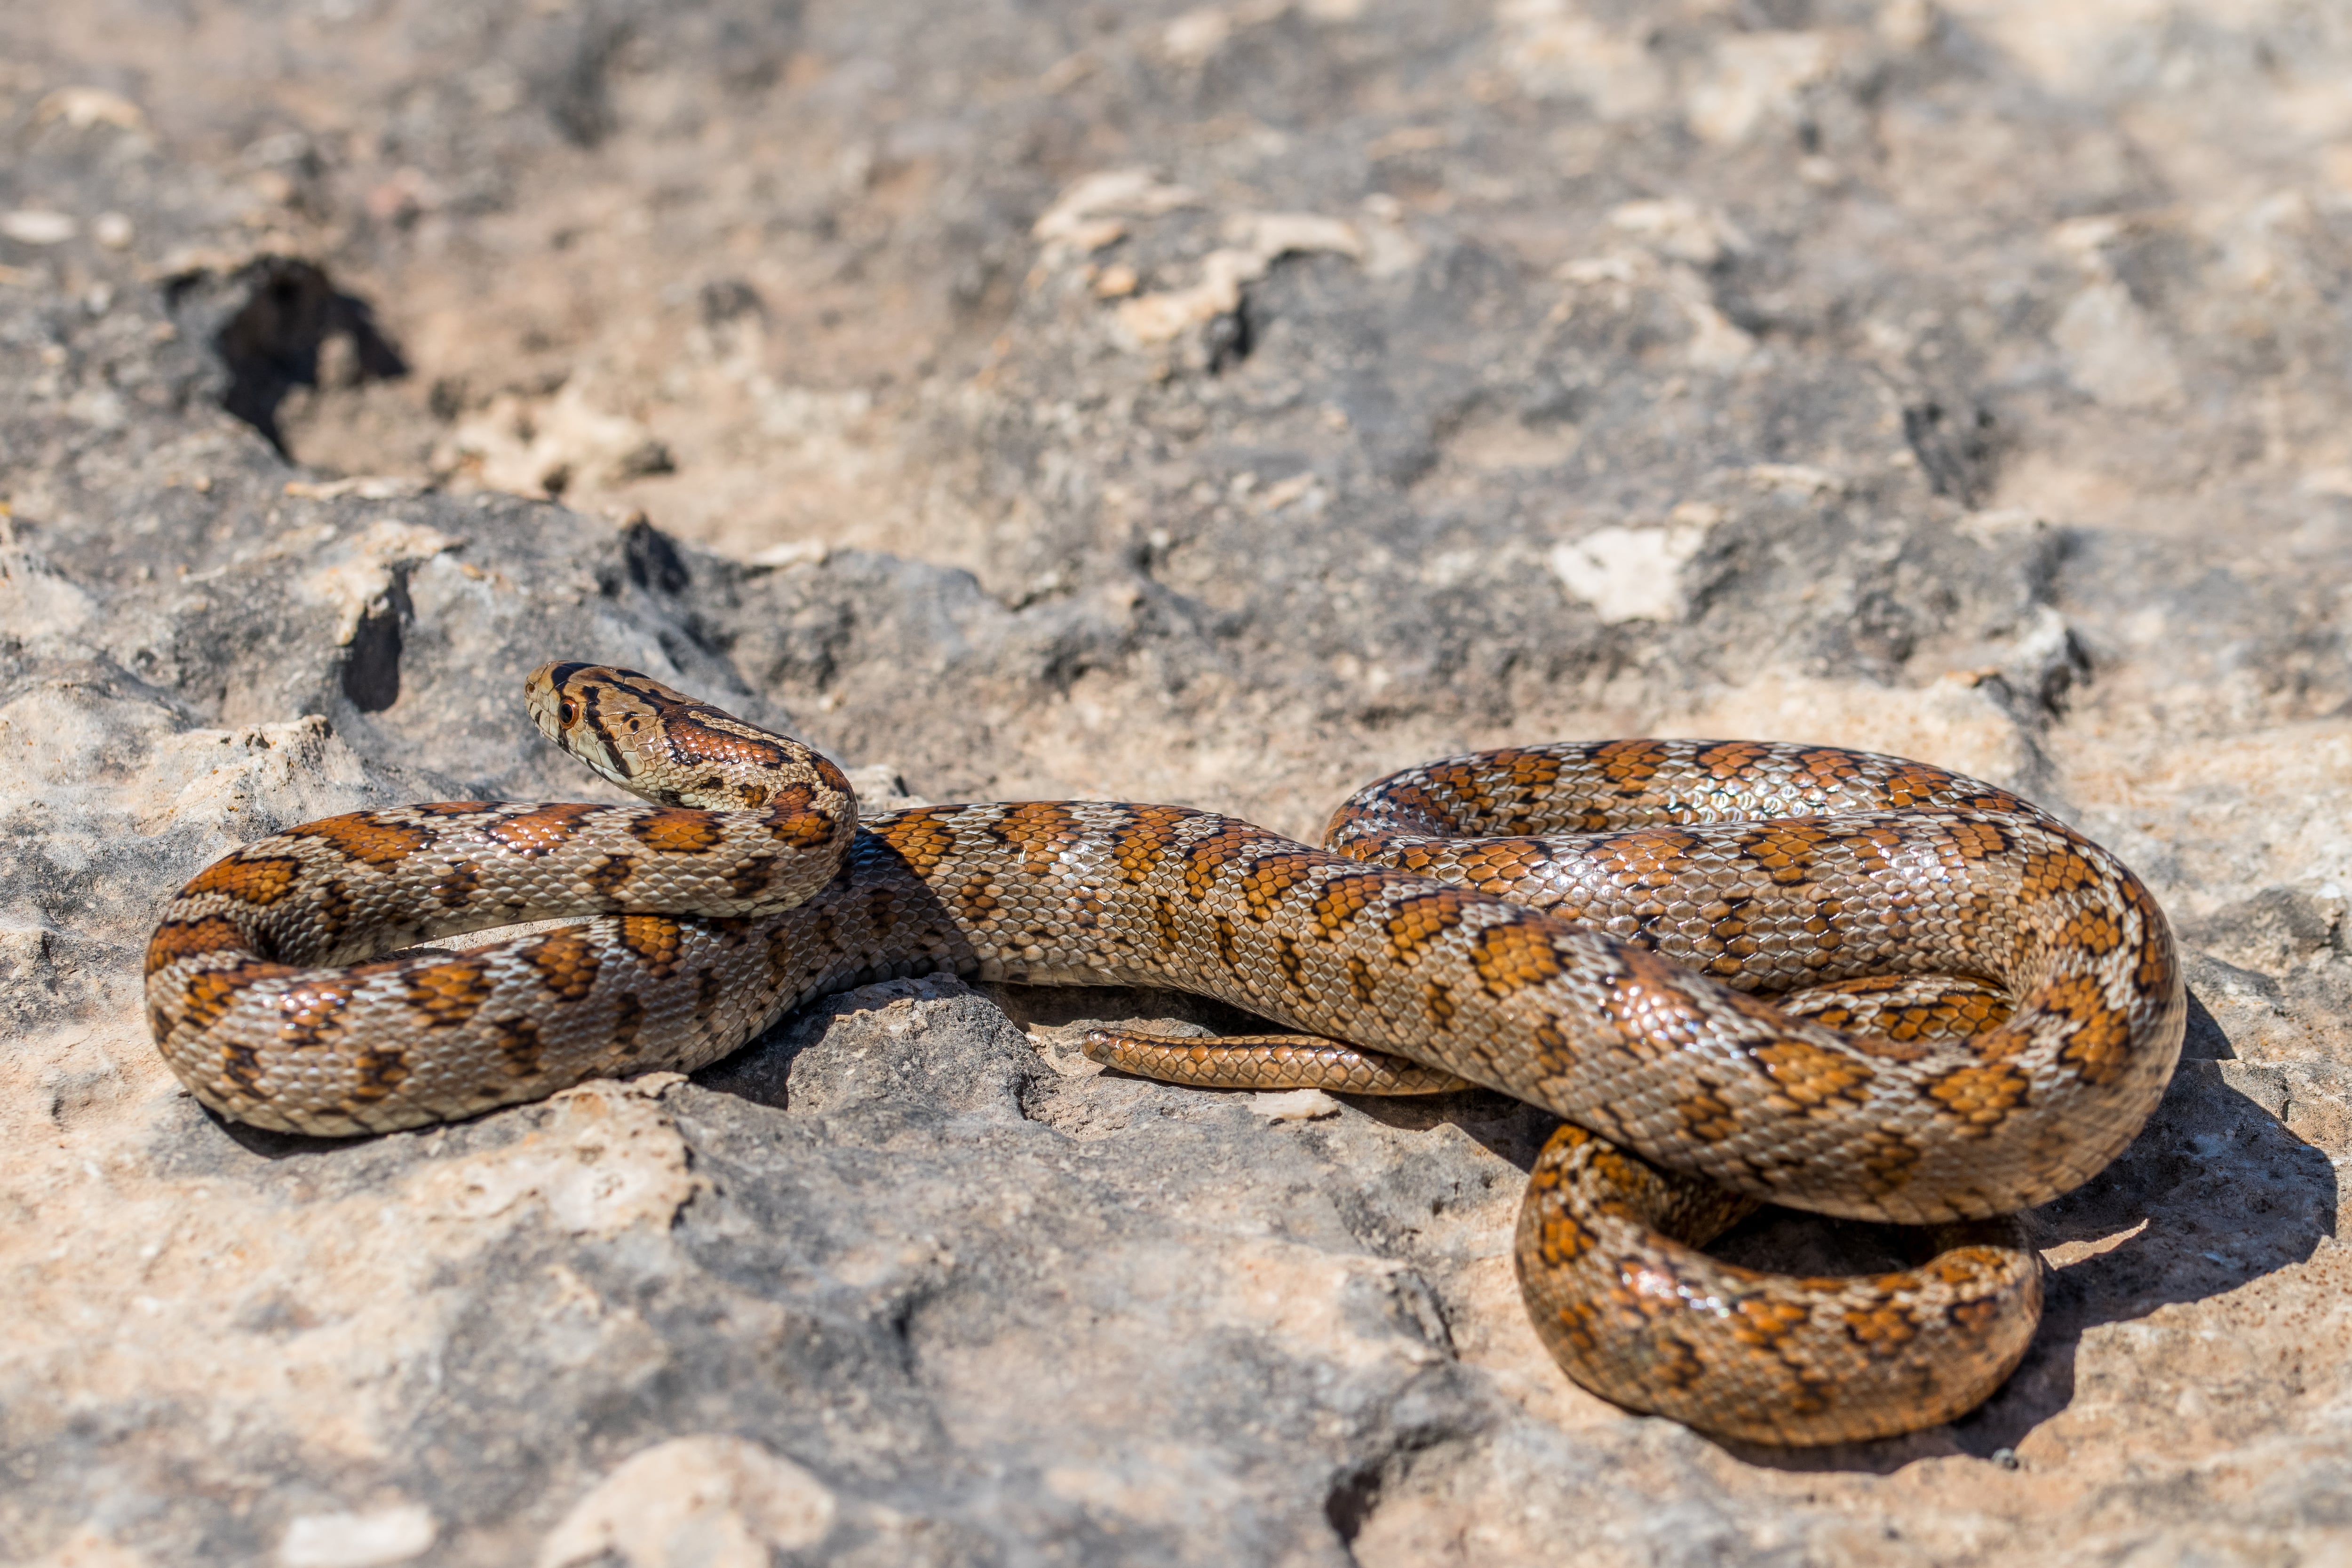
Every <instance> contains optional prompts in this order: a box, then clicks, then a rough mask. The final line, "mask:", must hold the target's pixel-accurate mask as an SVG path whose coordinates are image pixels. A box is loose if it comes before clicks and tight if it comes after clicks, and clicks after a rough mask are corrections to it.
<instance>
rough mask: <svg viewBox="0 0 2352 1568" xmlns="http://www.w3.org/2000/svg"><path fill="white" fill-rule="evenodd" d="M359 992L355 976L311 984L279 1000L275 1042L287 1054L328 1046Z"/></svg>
mask: <svg viewBox="0 0 2352 1568" xmlns="http://www.w3.org/2000/svg"><path fill="white" fill-rule="evenodd" d="M359 988H360V981H359V979H358V978H357V977H355V976H351V975H345V976H341V977H339V978H337V979H332V980H313V981H309V982H306V983H305V984H300V985H297V986H294V987H293V988H291V989H290V990H289V991H287V992H285V993H284V994H282V995H280V996H278V999H277V1001H278V1015H279V1022H278V1040H279V1042H280V1043H281V1044H283V1045H284V1046H286V1047H287V1048H289V1050H298V1051H300V1050H309V1049H310V1048H311V1047H316V1046H323V1045H325V1044H326V1043H327V1037H329V1036H330V1035H331V1034H333V1033H334V1032H335V1031H336V1030H337V1029H338V1028H339V1027H341V1023H342V1011H343V1009H344V1008H346V1007H348V1006H350V1005H351V1002H352V994H353V993H354V992H356V991H358V990H359Z"/></svg>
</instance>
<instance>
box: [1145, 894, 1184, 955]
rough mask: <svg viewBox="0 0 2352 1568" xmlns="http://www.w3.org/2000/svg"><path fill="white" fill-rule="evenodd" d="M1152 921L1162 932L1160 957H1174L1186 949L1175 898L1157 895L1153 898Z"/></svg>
mask: <svg viewBox="0 0 2352 1568" xmlns="http://www.w3.org/2000/svg"><path fill="white" fill-rule="evenodd" d="M1151 923H1152V925H1153V927H1154V928H1155V929H1156V930H1157V931H1159V932H1160V952H1159V956H1160V957H1161V958H1162V959H1167V958H1172V957H1174V956H1175V955H1177V954H1178V953H1181V952H1183V951H1184V928H1183V926H1182V925H1181V923H1179V922H1178V921H1177V919H1176V900H1173V899H1171V898H1167V897H1164V896H1162V897H1155V898H1154V899H1153V900H1151Z"/></svg>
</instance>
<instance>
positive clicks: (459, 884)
mask: <svg viewBox="0 0 2352 1568" xmlns="http://www.w3.org/2000/svg"><path fill="white" fill-rule="evenodd" d="M481 890H482V868H480V867H479V866H477V865H475V864H474V863H473V862H472V861H471V860H459V861H456V862H454V863H453V864H451V866H450V867H449V868H448V869H447V870H446V871H444V872H442V873H441V876H440V878H439V879H437V880H436V881H435V882H434V883H433V885H432V886H430V887H428V888H426V889H425V896H426V897H427V898H429V899H432V900H435V901H436V902H437V903H439V904H440V905H441V907H442V908H444V909H449V910H462V909H464V908H465V907H466V906H467V904H468V903H469V902H471V901H472V900H473V897H474V895H475V894H476V893H478V892H480V891H481Z"/></svg>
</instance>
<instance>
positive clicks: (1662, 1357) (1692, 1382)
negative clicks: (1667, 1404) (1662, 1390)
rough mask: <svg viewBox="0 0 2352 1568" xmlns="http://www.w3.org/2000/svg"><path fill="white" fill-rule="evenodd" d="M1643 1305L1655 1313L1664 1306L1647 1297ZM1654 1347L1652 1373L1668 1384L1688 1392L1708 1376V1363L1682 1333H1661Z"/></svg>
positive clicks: (1657, 1336)
mask: <svg viewBox="0 0 2352 1568" xmlns="http://www.w3.org/2000/svg"><path fill="white" fill-rule="evenodd" d="M1642 1304H1643V1307H1644V1308H1645V1309H1646V1310H1649V1311H1650V1312H1651V1313H1652V1314H1653V1315H1654V1314H1655V1313H1656V1312H1657V1311H1658V1310H1660V1307H1661V1305H1662V1304H1661V1303H1660V1302H1658V1300H1657V1299H1656V1298H1655V1297H1645V1298H1643V1303H1642ZM1650 1348H1651V1354H1652V1358H1653V1359H1652V1360H1651V1363H1650V1375H1651V1376H1653V1377H1654V1378H1656V1379H1657V1380H1658V1382H1659V1383H1660V1384H1664V1386H1665V1387H1668V1388H1671V1389H1674V1390H1675V1391H1676V1392H1677V1393H1682V1392H1686V1391H1688V1390H1690V1389H1693V1388H1696V1387H1697V1386H1698V1383H1699V1379H1701V1378H1703V1377H1705V1376H1706V1363H1705V1362H1702V1361H1701V1360H1699V1355H1698V1352H1697V1351H1696V1350H1694V1349H1692V1348H1691V1342H1689V1341H1688V1340H1686V1339H1685V1338H1683V1337H1682V1336H1681V1335H1680V1334H1677V1333H1673V1332H1662V1333H1659V1334H1657V1335H1655V1336H1654V1338H1653V1339H1652V1340H1651V1342H1650Z"/></svg>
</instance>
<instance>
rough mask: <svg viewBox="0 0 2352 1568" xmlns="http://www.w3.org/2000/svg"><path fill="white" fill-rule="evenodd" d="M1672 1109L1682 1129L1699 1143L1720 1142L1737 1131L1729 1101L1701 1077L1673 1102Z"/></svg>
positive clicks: (1735, 1119) (1736, 1120)
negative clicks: (1695, 1084)
mask: <svg viewBox="0 0 2352 1568" xmlns="http://www.w3.org/2000/svg"><path fill="white" fill-rule="evenodd" d="M1674 1112H1675V1119H1676V1120H1677V1121H1680V1122H1681V1123H1682V1125H1683V1131H1685V1132H1686V1133H1687V1134H1689V1135H1690V1137H1691V1138H1692V1139H1694V1140H1695V1141H1696V1142H1701V1143H1721V1142H1727V1140H1729V1139H1730V1138H1732V1137H1733V1136H1735V1135H1736V1134H1737V1133H1738V1131H1739V1122H1738V1118H1737V1117H1736V1116H1735V1115H1734V1114H1733V1112H1732V1109H1731V1107H1730V1105H1729V1104H1728V1103H1727V1102H1726V1101H1725V1100H1724V1099H1723V1097H1722V1096H1721V1095H1720V1094H1718V1093H1717V1086H1716V1085H1714V1084H1711V1083H1707V1082H1706V1081H1705V1080H1704V1079H1702V1080H1701V1082H1700V1085H1699V1088H1698V1089H1696V1091H1695V1092H1693V1093H1690V1094H1687V1095H1685V1096H1684V1097H1683V1098H1682V1099H1680V1100H1675V1102H1674Z"/></svg>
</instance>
